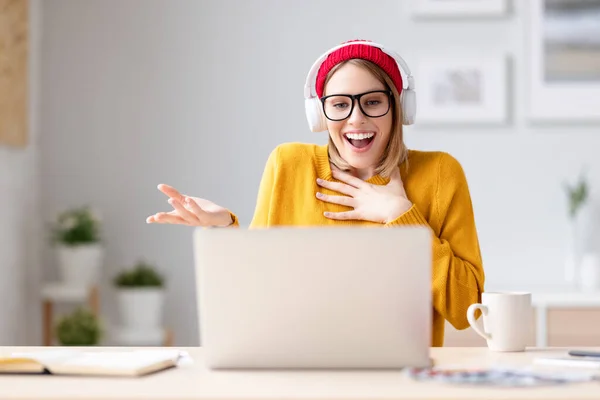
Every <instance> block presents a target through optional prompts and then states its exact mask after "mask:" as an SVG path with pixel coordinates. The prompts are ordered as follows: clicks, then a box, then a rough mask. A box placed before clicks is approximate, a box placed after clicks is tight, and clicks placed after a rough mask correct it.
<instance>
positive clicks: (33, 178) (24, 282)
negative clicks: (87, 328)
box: [0, 0, 40, 346]
mask: <svg viewBox="0 0 600 400" xmlns="http://www.w3.org/2000/svg"><path fill="white" fill-rule="evenodd" d="M29 12H30V17H31V21H30V24H29V45H30V52H29V62H28V65H29V77H30V81H29V82H30V84H29V104H30V106H29V111H30V112H29V127H30V130H29V133H28V135H29V139H28V140H29V143H28V144H27V146H26V147H24V148H21V147H9V146H2V145H0V192H1V193H2V195H1V196H0V305H1V307H0V346H14V345H24V344H28V343H31V341H35V340H36V339H37V340H39V339H40V337H35V331H34V330H28V329H27V328H28V327H31V326H34V324H36V323H38V321H37V318H36V310H37V309H39V308H38V307H37V305H38V302H37V298H36V297H35V295H33V294H34V293H36V291H37V282H38V279H37V271H38V266H39V254H38V248H39V233H40V231H39V224H38V222H39V216H40V211H39V210H38V180H37V178H38V177H37V173H36V172H37V171H36V168H37V159H38V110H39V104H38V101H39V96H38V90H37V89H38V87H39V83H38V67H39V62H38V55H39V37H38V34H39V28H40V11H39V3H38V2H37V0H31V2H30V8H29ZM28 294H30V295H29V296H28Z"/></svg>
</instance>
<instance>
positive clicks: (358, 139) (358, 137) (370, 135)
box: [344, 132, 375, 149]
mask: <svg viewBox="0 0 600 400" xmlns="http://www.w3.org/2000/svg"><path fill="white" fill-rule="evenodd" d="M344 138H345V139H346V140H347V141H348V143H350V144H351V145H352V146H353V147H355V148H357V149H364V148H366V147H367V146H368V145H370V144H371V142H373V140H374V139H375V132H364V133H346V134H344Z"/></svg>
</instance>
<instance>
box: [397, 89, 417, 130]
mask: <svg viewBox="0 0 600 400" xmlns="http://www.w3.org/2000/svg"><path fill="white" fill-rule="evenodd" d="M400 102H401V103H402V114H403V117H404V118H403V124H404V125H412V124H414V123H415V117H416V115H417V94H416V93H415V91H414V90H412V89H408V88H407V89H404V90H403V91H402V94H401V95H400Z"/></svg>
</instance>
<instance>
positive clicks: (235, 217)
mask: <svg viewBox="0 0 600 400" xmlns="http://www.w3.org/2000/svg"><path fill="white" fill-rule="evenodd" d="M229 215H231V220H232V221H233V222H232V223H231V224H230V225H227V227H232V226H240V221H239V220H238V217H237V216H236V215H235V214H234V213H232V212H231V211H230V212H229Z"/></svg>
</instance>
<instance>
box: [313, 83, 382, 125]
mask: <svg viewBox="0 0 600 400" xmlns="http://www.w3.org/2000/svg"><path fill="white" fill-rule="evenodd" d="M354 100H357V101H358V107H359V108H360V110H361V111H362V113H363V114H364V115H366V116H367V117H371V118H379V117H383V116H384V115H386V114H387V113H388V112H389V111H390V108H391V107H390V106H391V103H392V91H391V90H372V91H370V92H365V93H359V94H330V95H328V96H323V97H321V103H322V104H323V112H324V113H325V117H327V119H328V120H330V121H342V120H345V119H346V118H348V117H349V116H350V115H352V111H354Z"/></svg>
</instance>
